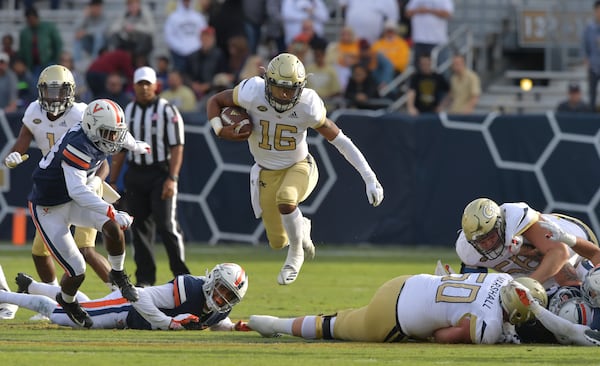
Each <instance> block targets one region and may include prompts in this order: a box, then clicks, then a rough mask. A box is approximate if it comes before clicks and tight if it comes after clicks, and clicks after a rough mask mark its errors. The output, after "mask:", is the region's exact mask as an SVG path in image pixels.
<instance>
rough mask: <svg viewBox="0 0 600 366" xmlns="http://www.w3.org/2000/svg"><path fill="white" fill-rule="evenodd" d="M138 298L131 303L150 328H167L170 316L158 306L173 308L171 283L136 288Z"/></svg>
mask: <svg viewBox="0 0 600 366" xmlns="http://www.w3.org/2000/svg"><path fill="white" fill-rule="evenodd" d="M138 293H139V295H140V299H139V300H138V301H136V302H134V303H132V305H133V307H134V308H135V310H137V312H138V313H139V314H140V315H141V316H142V317H143V318H144V319H146V321H148V322H149V323H150V325H151V327H152V329H169V325H170V324H171V320H172V318H171V317H170V316H168V315H166V314H165V313H163V312H162V311H160V309H159V308H163V309H173V308H174V307H175V301H174V300H173V284H172V283H167V284H165V285H161V286H152V287H146V288H138Z"/></svg>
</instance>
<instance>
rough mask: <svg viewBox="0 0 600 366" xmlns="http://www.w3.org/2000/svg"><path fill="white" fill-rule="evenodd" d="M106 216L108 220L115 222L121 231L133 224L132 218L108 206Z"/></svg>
mask: <svg viewBox="0 0 600 366" xmlns="http://www.w3.org/2000/svg"><path fill="white" fill-rule="evenodd" d="M106 216H108V218H109V219H111V220H112V221H114V222H116V223H117V224H118V225H119V227H120V228H121V230H127V228H128V227H129V226H131V224H132V223H133V217H131V216H130V215H129V214H128V213H127V212H125V211H119V210H115V209H114V208H113V207H112V206H108V211H107V212H106Z"/></svg>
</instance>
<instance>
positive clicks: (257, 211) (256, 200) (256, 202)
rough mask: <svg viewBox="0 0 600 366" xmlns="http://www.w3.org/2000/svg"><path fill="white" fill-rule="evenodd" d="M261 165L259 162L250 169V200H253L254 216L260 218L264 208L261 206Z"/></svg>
mask: <svg viewBox="0 0 600 366" xmlns="http://www.w3.org/2000/svg"><path fill="white" fill-rule="evenodd" d="M260 170H261V167H260V166H258V164H256V163H255V164H254V165H252V169H250V202H252V210H254V216H255V217H256V218H257V219H260V217H261V216H262V208H260V194H259V190H258V189H259V179H260Z"/></svg>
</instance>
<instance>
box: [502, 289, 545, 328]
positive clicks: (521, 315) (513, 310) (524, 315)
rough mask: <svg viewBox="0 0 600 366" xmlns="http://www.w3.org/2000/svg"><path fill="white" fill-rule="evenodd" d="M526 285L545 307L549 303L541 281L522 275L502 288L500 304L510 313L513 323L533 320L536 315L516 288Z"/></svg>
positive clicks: (509, 317)
mask: <svg viewBox="0 0 600 366" xmlns="http://www.w3.org/2000/svg"><path fill="white" fill-rule="evenodd" d="M518 287H526V288H527V289H529V292H531V296H532V297H533V299H534V300H535V301H537V302H538V303H539V304H540V305H541V306H543V307H544V308H545V307H546V306H547V305H548V295H547V294H546V290H545V289H544V287H543V286H542V284H541V283H539V282H538V281H536V280H534V279H533V278H530V277H520V278H516V279H514V280H512V281H509V282H508V284H506V285H504V286H502V287H501V288H500V304H501V305H502V309H504V311H505V312H506V314H507V315H508V321H509V322H510V323H511V324H514V325H518V324H523V323H526V322H528V321H530V320H533V318H534V315H533V313H532V312H531V311H530V310H529V308H528V307H527V305H525V304H524V303H523V302H522V301H521V299H520V298H519V294H517V291H515V288H518Z"/></svg>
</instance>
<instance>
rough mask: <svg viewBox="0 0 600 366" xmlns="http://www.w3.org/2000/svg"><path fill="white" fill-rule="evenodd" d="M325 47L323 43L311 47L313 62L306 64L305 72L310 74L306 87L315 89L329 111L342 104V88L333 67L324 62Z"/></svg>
mask: <svg viewBox="0 0 600 366" xmlns="http://www.w3.org/2000/svg"><path fill="white" fill-rule="evenodd" d="M325 48H326V45H325V44H321V45H316V46H315V47H314V48H313V56H314V62H313V63H310V64H308V65H307V66H306V72H307V74H308V75H310V76H309V77H308V80H307V82H306V87H307V88H310V89H313V90H314V91H316V92H317V94H319V95H320V96H321V98H322V99H323V101H324V102H325V106H326V107H327V110H328V111H331V110H333V109H336V108H338V107H340V105H341V104H342V103H341V101H340V96H341V95H342V92H343V90H342V87H341V86H340V83H339V80H338V77H337V72H336V71H335V68H334V67H333V65H331V64H328V63H327V62H325Z"/></svg>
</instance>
